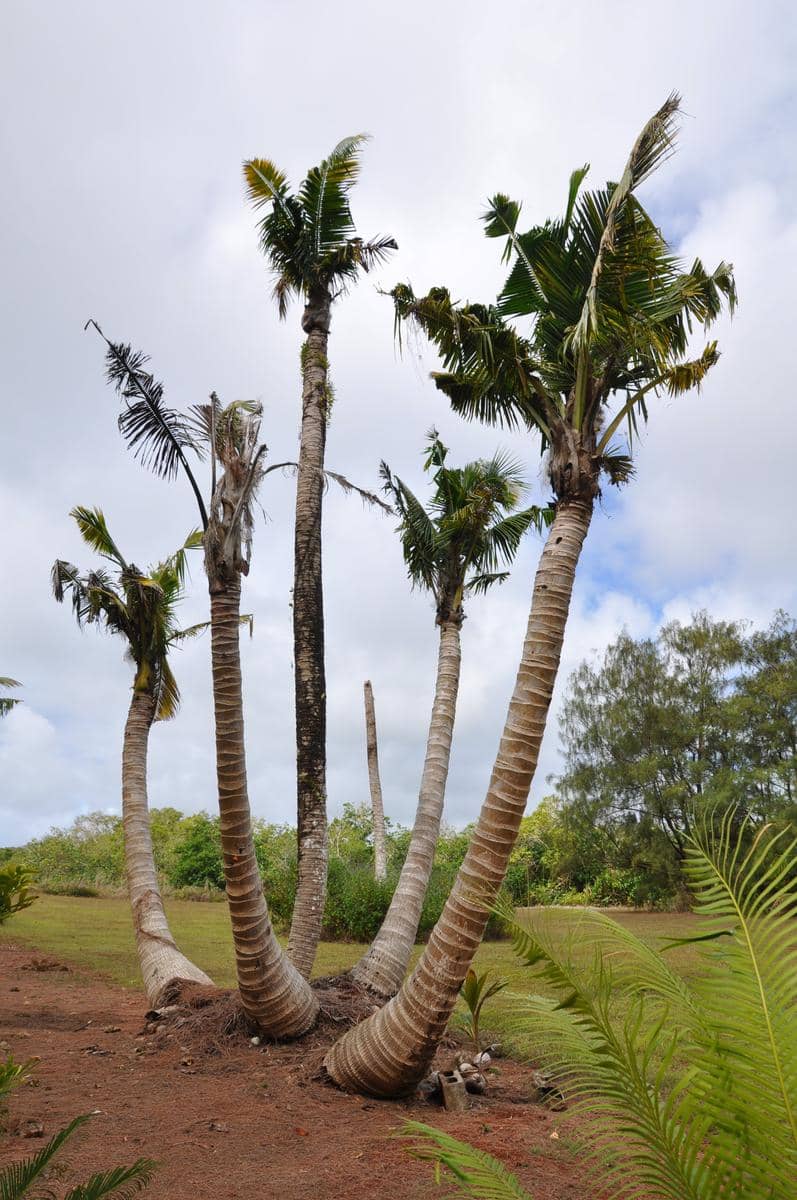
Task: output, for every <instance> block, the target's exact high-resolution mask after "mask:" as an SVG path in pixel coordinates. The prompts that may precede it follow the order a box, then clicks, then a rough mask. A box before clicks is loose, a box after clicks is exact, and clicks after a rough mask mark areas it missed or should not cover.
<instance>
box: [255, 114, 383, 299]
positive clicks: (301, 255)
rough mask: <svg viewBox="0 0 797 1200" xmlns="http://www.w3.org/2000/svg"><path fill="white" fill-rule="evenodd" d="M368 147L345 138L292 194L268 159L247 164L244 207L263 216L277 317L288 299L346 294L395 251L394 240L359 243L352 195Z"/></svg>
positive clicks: (263, 243)
mask: <svg viewBox="0 0 797 1200" xmlns="http://www.w3.org/2000/svg"><path fill="white" fill-rule="evenodd" d="M366 140H367V139H366V135H365V134H356V135H355V136H354V137H348V138H344V139H343V141H342V142H339V143H338V145H337V146H336V147H335V149H334V150H333V151H332V153H331V154H330V155H329V157H328V158H326V159H324V161H323V162H322V163H321V164H320V165H319V166H317V167H313V168H312V169H311V170H310V171H308V172H307V176H306V177H305V179H304V181H303V182H302V184H301V185H300V187H299V190H298V192H296V193H292V192H291V191H290V187H289V184H288V179H287V176H286V175H285V174H284V173H283V172H282V171H280V170H279V169H278V168H277V167H276V166H275V165H274V163H273V162H270V161H269V159H267V158H253V159H251V160H250V161H248V162H246V163H244V178H245V180H246V187H247V193H248V196H249V199H250V200H251V202H252V204H253V205H254V207H255V208H258V209H259V208H266V209H268V211H267V213H266V215H265V216H264V217H263V219H262V220H261V222H260V245H261V248H262V250H263V253H264V255H265V257H266V260H267V261H268V264H269V266H270V267H271V269H272V270H273V271H274V273H275V275H276V281H275V284H274V296H275V298H276V300H277V304H278V307H279V312H280V316H282V317H284V316H285V315H286V313H287V311H288V302H289V300H290V298H291V296H296V297H298V298H299V299H304V300H308V301H310V300H318V299H320V298H321V297H324V296H330V295H331V293H333V292H339V291H345V290H346V287H347V286H348V284H350V283H351V282H353V281H354V279H355V278H356V277H357V275H358V274H359V272H360V271H361V270H362V271H368V270H370V269H371V267H373V266H375V265H377V264H378V263H380V262H382V261H383V260H384V259H385V258H386V257H387V255H388V254H389V252H390V251H391V250H395V249H397V246H396V242H395V241H394V239H393V238H392V237H378V238H374V239H373V240H372V241H369V242H364V241H363V240H362V238H359V237H357V234H356V229H355V225H354V220H353V218H352V215H351V208H350V206H349V192H350V190H351V187H352V185H353V184H354V183H355V182H356V180H357V178H358V175H359V172H360V151H361V149H362V146H363V143H364V142H365V141H366Z"/></svg>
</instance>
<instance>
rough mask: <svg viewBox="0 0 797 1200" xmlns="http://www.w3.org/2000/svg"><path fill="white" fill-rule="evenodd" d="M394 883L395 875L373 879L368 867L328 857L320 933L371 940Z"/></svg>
mask: <svg viewBox="0 0 797 1200" xmlns="http://www.w3.org/2000/svg"><path fill="white" fill-rule="evenodd" d="M395 886H396V880H395V878H392V879H385V880H377V879H374V875H373V871H372V870H371V869H370V868H369V867H360V868H352V867H351V866H350V865H349V864H348V863H347V862H345V861H344V860H343V859H342V858H332V859H330V861H329V882H328V885H327V903H326V909H325V911H324V926H323V933H322V936H323V937H324V938H327V939H328V940H330V941H344V942H346V941H351V942H370V941H371V940H372V939H373V938H374V937H375V936H376V934H377V933H378V932H379V928H380V926H381V924H382V922H383V920H384V919H385V914H386V913H387V910H388V907H389V906H390V900H391V898H392V896H393V892H394V890H395ZM269 900H270V897H269Z"/></svg>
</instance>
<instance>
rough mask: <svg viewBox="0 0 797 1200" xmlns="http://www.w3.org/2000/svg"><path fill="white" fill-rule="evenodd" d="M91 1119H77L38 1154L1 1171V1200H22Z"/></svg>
mask: <svg viewBox="0 0 797 1200" xmlns="http://www.w3.org/2000/svg"><path fill="white" fill-rule="evenodd" d="M89 1119H90V1118H89V1116H88V1115H86V1116H81V1117H75V1119H74V1120H73V1121H70V1122H69V1124H68V1125H67V1126H65V1128H64V1129H61V1130H59V1132H58V1133H56V1134H55V1136H54V1137H52V1138H50V1140H49V1142H48V1143H47V1145H46V1146H43V1147H42V1149H41V1150H40V1151H39V1152H38V1154H33V1155H31V1157H30V1158H23V1159H22V1161H21V1162H17V1163H11V1164H10V1165H9V1166H7V1167H5V1168H4V1169H3V1171H0V1200H21V1197H23V1196H24V1195H25V1194H26V1192H27V1191H28V1190H29V1188H30V1187H31V1186H32V1184H34V1183H35V1182H36V1180H37V1179H38V1178H39V1176H40V1175H41V1174H42V1172H43V1171H44V1170H45V1169H46V1168H47V1167H48V1166H49V1165H50V1162H51V1161H52V1159H53V1158H54V1157H55V1155H56V1154H57V1153H58V1151H59V1150H60V1149H61V1147H62V1146H63V1145H64V1143H65V1142H67V1141H68V1140H69V1138H71V1137H72V1135H73V1134H74V1133H75V1132H76V1131H77V1130H78V1129H79V1128H80V1127H81V1125H85V1123H86V1121H88V1120H89Z"/></svg>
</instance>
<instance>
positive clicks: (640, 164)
mask: <svg viewBox="0 0 797 1200" xmlns="http://www.w3.org/2000/svg"><path fill="white" fill-rule="evenodd" d="M680 106H681V98H680V96H678V95H677V93H675V92H673V93H672V94H671V95H670V96H668V97H667V99H666V100H665V102H664V104H663V105H662V106H661V108H660V109H659V110H658V112H656V113H654V114H653V116H652V117H651V119H650V120H649V121H648V122H647V124H646V125H645V127H644V129H643V130H642V132H641V133H640V135H639V137H638V138H637V140H636V142H635V143H634V146H633V148H632V150H631V153H630V155H629V157H628V162H627V163H626V165H625V169H624V171H623V174H622V176H621V178H620V182H619V183H618V184H617V185H616V186H615V187H614V188H613V189H612V197H611V200H610V201H609V203H608V205H607V206H606V215H605V219H604V225H603V229H602V230H601V236H600V242H599V244H598V249H597V253H596V255H595V260H594V262H593V264H592V271H591V274H590V281H589V287H588V288H587V294H586V297H585V300H584V305H583V307H582V310H581V315H580V316H579V320H578V323H577V325H576V327H575V329H574V331H573V335H572V344H573V347H574V349H575V350H579V349H581V348H582V347H584V346H586V343H587V339H588V338H589V336H590V333H591V332H593V331H594V330H596V329H597V326H598V288H599V285H600V277H601V273H602V271H603V269H604V266H605V263H606V260H607V258H608V257H609V255H610V254H611V253H612V251H613V250H614V249H615V245H616V239H617V234H618V225H619V222H620V219H621V216H622V213H623V209H624V206H625V205H626V204H627V202H628V201H629V199H630V197H631V195H632V193H633V192H634V190H635V189H636V188H637V187H639V185H640V184H641V183H643V182H644V180H645V179H647V177H648V176H649V175H650V174H652V172H653V171H655V170H656V168H657V167H658V166H659V164H660V163H661V162H662V160H663V159H664V158H665V157H667V156H668V155H669V154H670V153H671V152H672V149H673V145H674V141H675V129H676V119H677V116H678V113H679V112H680Z"/></svg>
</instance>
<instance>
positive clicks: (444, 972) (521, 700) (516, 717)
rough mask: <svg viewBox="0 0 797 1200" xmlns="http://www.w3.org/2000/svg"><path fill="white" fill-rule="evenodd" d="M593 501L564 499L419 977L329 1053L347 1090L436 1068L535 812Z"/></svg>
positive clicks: (402, 1089)
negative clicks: (460, 856) (537, 774)
mask: <svg viewBox="0 0 797 1200" xmlns="http://www.w3.org/2000/svg"><path fill="white" fill-rule="evenodd" d="M591 516H592V502H591V501H589V500H573V501H570V502H560V503H559V506H558V507H557V510H556V516H555V517H554V521H553V524H552V525H551V529H550V532H549V535H548V540H547V542H546V544H545V549H544V550H543V552H542V556H541V558H540V563H539V566H538V568H537V575H536V578H535V581H534V593H533V596H532V603H531V612H530V614H529V621H528V627H527V630H526V638H525V641H524V644H523V655H522V657H521V660H520V666H519V668H518V674H517V680H516V683H515V690H514V693H513V695H512V699H511V701H510V703H509V711H508V713H507V719H506V725H505V727H504V733H503V736H502V738H501V744H500V746H499V750H498V755H497V758H496V761H495V765H494V767H493V773H492V777H491V779H490V786H489V788H488V791H487V796H486V799H485V801H484V804H483V806H482V810H481V813H480V815H479V820H478V823H477V825H476V829H475V831H474V834H473V839H472V841H471V843H470V846H469V847H468V852H467V854H466V855H465V860H464V862H463V864H462V867H461V868H460V872H459V874H458V876H457V879H456V882H455V884H454V887H453V888H452V890H451V894H450V896H449V897H448V900H447V901H446V905H445V908H444V909H443V912H442V915H441V917H440V920H439V921H438V922H437V925H436V926H435V928H434V931H433V933H432V936H431V939H430V941H429V944H428V946H427V947H426V949H425V951H424V953H423V955H422V956H421V959H420V962H419V963H418V965H417V967H416V968H415V970H414V972H413V973H412V975H411V976H410V978H409V979H408V980H407V982H406V983H405V984H404V986H403V987H402V989H401V991H400V992H399V994H398V995H397V996H395V997H394V998H393V999H392V1000H391V1001H389V1002H388V1004H386V1005H385V1007H384V1008H382V1009H380V1010H379V1012H377V1013H375V1014H374V1016H372V1017H369V1018H368V1020H366V1021H363V1022H362V1023H361V1024H360V1025H357V1026H355V1028H354V1029H352V1030H350V1031H349V1032H348V1033H347V1034H345V1035H344V1036H343V1037H342V1038H341V1039H340V1040H339V1041H338V1042H336V1043H335V1045H334V1046H333V1047H332V1049H331V1050H330V1052H329V1054H328V1055H327V1057H326V1062H325V1065H326V1068H327V1070H328V1072H329V1074H330V1075H331V1077H332V1079H333V1080H334V1081H335V1082H336V1083H338V1084H339V1085H340V1086H341V1087H345V1088H349V1089H351V1090H354V1091H362V1092H366V1093H368V1094H370V1095H374V1096H396V1095H404V1094H406V1093H408V1092H411V1091H412V1090H413V1088H414V1087H415V1086H416V1085H417V1083H418V1082H419V1081H420V1079H422V1078H423V1075H424V1073H425V1071H426V1069H427V1067H428V1065H429V1063H430V1062H431V1059H432V1056H433V1055H434V1052H435V1049H436V1048H437V1045H438V1043H439V1041H440V1038H441V1037H442V1035H443V1032H444V1031H445V1027H446V1025H447V1023H448V1019H449V1017H450V1015H451V1012H452V1010H453V1008H454V1005H455V1004H456V1000H457V995H458V993H459V989H460V987H461V986H462V982H463V980H464V978H465V975H466V973H467V971H468V968H469V966H470V965H471V963H472V961H473V957H474V955H475V953H476V951H477V949H478V947H479V943H480V942H481V939H482V935H483V933H484V927H485V925H486V923H487V916H488V913H487V911H486V909H485V902H487V903H489V901H490V899H491V898H492V897H494V896H495V894H496V892H497V891H498V889H499V888H500V886H501V884H502V882H503V879H504V875H505V873H506V868H507V863H508V861H509V855H510V853H511V851H512V847H513V846H514V844H515V840H516V838H517V833H518V829H519V827H520V821H521V818H522V816H523V813H524V811H525V808H526V802H527V800H528V794H529V788H530V786H531V781H532V778H533V776H534V771H535V768H536V766H537V759H538V756H539V750H540V743H541V742H542V735H543V733H544V731H545V722H546V719H547V716H548V709H549V708H550V704H551V695H552V693H553V688H554V683H555V681H556V674H557V671H558V668H559V658H560V655H561V650H562V641H563V639H564V632H565V625H566V624H567V615H568V610H569V607H570V597H571V595H572V591H573V582H574V578H575V571H576V565H577V563H578V559H579V555H580V553H581V548H582V546H583V543H584V538H585V537H586V535H587V530H588V529H589V523H590V518H591Z"/></svg>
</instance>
